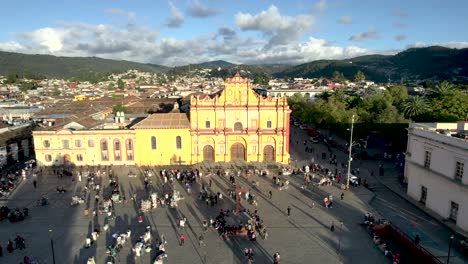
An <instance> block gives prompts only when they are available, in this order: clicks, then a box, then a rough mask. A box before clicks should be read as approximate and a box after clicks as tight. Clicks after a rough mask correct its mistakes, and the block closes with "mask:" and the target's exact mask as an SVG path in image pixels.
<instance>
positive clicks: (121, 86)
mask: <svg viewBox="0 0 468 264" xmlns="http://www.w3.org/2000/svg"><path fill="white" fill-rule="evenodd" d="M117 88H119V90H123V89H124V88H125V84H124V82H123V81H122V79H119V80H117Z"/></svg>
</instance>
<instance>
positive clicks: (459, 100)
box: [430, 91, 468, 122]
mask: <svg viewBox="0 0 468 264" xmlns="http://www.w3.org/2000/svg"><path fill="white" fill-rule="evenodd" d="M430 104H431V110H432V111H431V115H432V116H431V118H432V120H433V121H436V122H455V121H460V120H464V119H465V118H466V114H467V113H468V94H465V93H463V92H460V91H451V92H447V93H446V94H443V95H441V96H440V97H435V98H431V99H430Z"/></svg>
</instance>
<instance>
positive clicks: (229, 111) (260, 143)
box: [190, 74, 291, 163]
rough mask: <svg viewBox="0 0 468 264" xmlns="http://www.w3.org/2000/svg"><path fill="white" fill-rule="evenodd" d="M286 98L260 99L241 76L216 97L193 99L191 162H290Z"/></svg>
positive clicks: (191, 106) (232, 79)
mask: <svg viewBox="0 0 468 264" xmlns="http://www.w3.org/2000/svg"><path fill="white" fill-rule="evenodd" d="M290 113H291V110H290V109H289V106H288V103H287V100H286V97H281V98H272V97H264V96H261V95H259V94H257V93H255V91H254V90H253V89H252V86H251V82H250V81H249V79H247V78H246V79H244V78H242V77H240V76H239V75H238V74H237V75H236V76H234V77H233V78H231V79H227V80H226V82H225V88H224V90H223V91H221V93H220V94H217V95H215V96H209V95H201V96H197V97H192V98H191V102H190V135H191V140H192V145H193V150H192V161H193V162H194V163H197V162H201V161H204V160H212V161H215V162H218V161H231V160H244V161H248V162H261V161H276V162H280V163H288V162H289V146H288V144H289V115H290Z"/></svg>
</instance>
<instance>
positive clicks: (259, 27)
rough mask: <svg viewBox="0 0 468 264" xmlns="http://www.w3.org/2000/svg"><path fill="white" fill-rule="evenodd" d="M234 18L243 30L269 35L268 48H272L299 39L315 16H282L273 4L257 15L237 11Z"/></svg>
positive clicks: (310, 25) (308, 28)
mask: <svg viewBox="0 0 468 264" xmlns="http://www.w3.org/2000/svg"><path fill="white" fill-rule="evenodd" d="M234 19H235V22H236V25H237V26H238V27H239V28H240V29H241V30H242V31H258V32H261V33H262V35H263V36H264V37H268V38H269V40H268V45H267V46H266V48H270V47H273V46H276V45H284V44H287V43H290V42H294V41H296V40H297V39H299V37H300V36H302V35H303V34H304V33H305V32H307V31H309V30H310V29H311V27H312V24H313V23H314V20H315V17H314V16H313V15H311V14H308V15H297V16H282V15H281V14H280V12H279V10H278V8H277V7H276V6H274V5H272V6H270V7H269V8H268V9H267V10H264V11H262V12H260V13H258V14H256V15H251V14H249V13H237V14H236V15H235V17H234Z"/></svg>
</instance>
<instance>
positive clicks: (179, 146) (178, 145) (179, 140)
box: [176, 136, 182, 149]
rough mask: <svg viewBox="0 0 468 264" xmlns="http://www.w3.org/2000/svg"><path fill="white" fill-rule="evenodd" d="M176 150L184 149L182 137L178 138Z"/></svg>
mask: <svg viewBox="0 0 468 264" xmlns="http://www.w3.org/2000/svg"><path fill="white" fill-rule="evenodd" d="M176 148H177V149H182V138H181V137H180V136H177V137H176Z"/></svg>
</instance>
